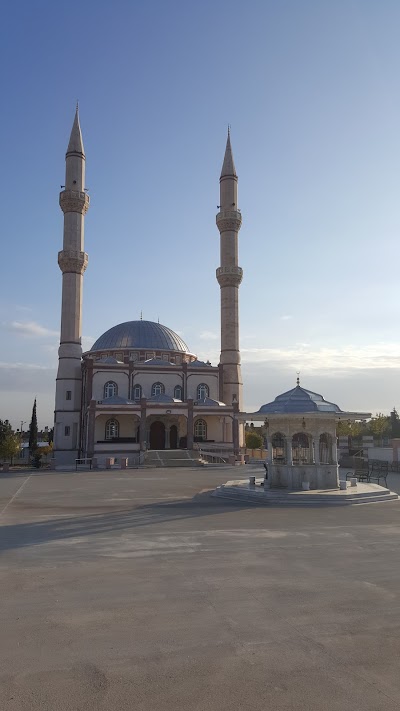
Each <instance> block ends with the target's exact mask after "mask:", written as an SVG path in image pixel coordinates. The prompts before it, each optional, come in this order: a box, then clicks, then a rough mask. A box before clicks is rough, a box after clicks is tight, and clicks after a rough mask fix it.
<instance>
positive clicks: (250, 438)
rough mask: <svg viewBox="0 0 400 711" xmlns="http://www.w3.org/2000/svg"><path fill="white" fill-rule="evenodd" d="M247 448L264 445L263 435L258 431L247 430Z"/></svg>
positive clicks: (256, 447)
mask: <svg viewBox="0 0 400 711" xmlns="http://www.w3.org/2000/svg"><path fill="white" fill-rule="evenodd" d="M245 439H246V447H247V449H259V448H260V447H261V445H262V437H261V436H260V435H259V434H257V432H246V435H245Z"/></svg>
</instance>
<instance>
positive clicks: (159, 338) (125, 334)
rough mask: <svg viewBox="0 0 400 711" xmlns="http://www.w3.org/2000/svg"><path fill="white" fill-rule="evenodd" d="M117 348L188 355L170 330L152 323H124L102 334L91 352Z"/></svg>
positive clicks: (180, 339) (184, 344) (179, 340)
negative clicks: (177, 352) (176, 352)
mask: <svg viewBox="0 0 400 711" xmlns="http://www.w3.org/2000/svg"><path fill="white" fill-rule="evenodd" d="M118 348H143V349H149V350H160V351H161V350H162V351H180V352H181V353H190V351H189V348H188V347H187V345H186V343H185V341H183V340H182V338H180V336H178V334H177V333H175V332H174V331H171V329H170V328H167V327H166V326H162V325H161V323H154V322H153V321H126V322H125V323H119V324H118V326H113V327H112V328H110V329H109V330H108V331H106V332H105V333H103V335H102V336H100V338H98V339H97V341H96V343H94V345H93V346H92V347H91V349H90V350H91V351H104V350H111V349H113V350H114V349H118Z"/></svg>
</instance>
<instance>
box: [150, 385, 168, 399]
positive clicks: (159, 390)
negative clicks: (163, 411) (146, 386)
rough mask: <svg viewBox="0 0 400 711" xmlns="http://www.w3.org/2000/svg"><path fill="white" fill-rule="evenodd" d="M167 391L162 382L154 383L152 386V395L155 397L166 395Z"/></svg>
mask: <svg viewBox="0 0 400 711" xmlns="http://www.w3.org/2000/svg"><path fill="white" fill-rule="evenodd" d="M164 393H165V388H164V385H163V384H162V383H153V385H152V386H151V396H152V397H154V396H155V395H164Z"/></svg>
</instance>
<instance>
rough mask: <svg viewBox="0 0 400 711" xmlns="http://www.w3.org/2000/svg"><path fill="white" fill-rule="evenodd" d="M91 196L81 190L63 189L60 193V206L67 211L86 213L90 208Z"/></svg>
mask: <svg viewBox="0 0 400 711" xmlns="http://www.w3.org/2000/svg"><path fill="white" fill-rule="evenodd" d="M89 202H90V198H89V195H87V193H85V192H82V191H80V190H63V191H62V192H61V193H60V207H61V209H62V211H63V213H64V214H65V213H66V212H79V213H80V214H81V215H86V213H87V211H88V209H89Z"/></svg>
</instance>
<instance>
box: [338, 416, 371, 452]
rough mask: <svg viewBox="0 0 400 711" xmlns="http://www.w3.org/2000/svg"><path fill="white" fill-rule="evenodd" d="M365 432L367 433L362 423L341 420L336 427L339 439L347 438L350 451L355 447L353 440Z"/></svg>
mask: <svg viewBox="0 0 400 711" xmlns="http://www.w3.org/2000/svg"><path fill="white" fill-rule="evenodd" d="M363 431H365V429H364V427H363V425H362V424H361V422H354V421H351V420H339V422H338V423H337V427H336V433H337V435H338V437H346V436H347V438H348V446H349V449H352V447H353V446H354V443H353V440H354V439H356V438H357V437H359V436H360V435H361V434H362V432H363Z"/></svg>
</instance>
